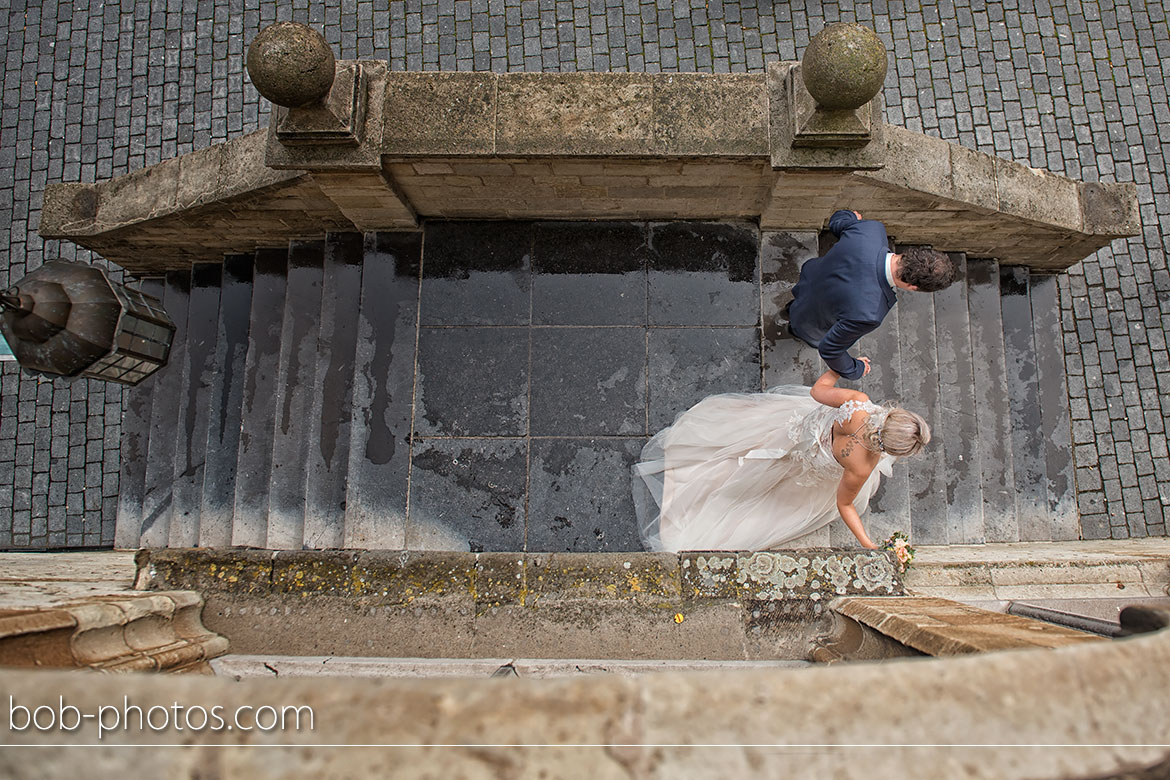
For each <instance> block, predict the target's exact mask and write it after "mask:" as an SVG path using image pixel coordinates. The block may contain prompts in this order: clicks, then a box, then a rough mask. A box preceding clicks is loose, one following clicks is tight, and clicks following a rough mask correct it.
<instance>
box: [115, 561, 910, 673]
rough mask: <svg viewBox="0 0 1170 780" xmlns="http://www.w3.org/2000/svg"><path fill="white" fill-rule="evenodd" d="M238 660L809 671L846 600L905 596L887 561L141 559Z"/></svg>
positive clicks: (151, 582)
mask: <svg viewBox="0 0 1170 780" xmlns="http://www.w3.org/2000/svg"><path fill="white" fill-rule="evenodd" d="M138 564H139V567H140V568H139V577H138V584H139V587H141V588H149V589H164V590H170V589H175V588H183V589H191V590H196V591H198V592H199V593H201V594H202V595H203V597H204V599H205V600H206V607H205V609H204V612H203V620H204V622H205V624H206V625H207V626H208V627H209V628H210V629H212V630H214V631H217V632H219V633H222V634H224V635H225V636H228V637H229V638H230V639H231V641H232V646H233V647H234V648H235V649H236V651H237V652H242V653H278V654H305V655H323V654H337V655H363V656H390V657H414V656H427V657H430V656H440V657H474V656H484V655H486V656H491V657H497V656H501V655H524V656H530V657H531V656H544V657H554V658H564V657H568V658H607V657H619V658H622V657H629V658H669V657H675V658H731V659H775V658H804V657H805V655H806V654H807V651H808V648H809V646H810V642H811V639H812V638H813V636H814V635H815V634H816V633H817V632H818V630H820V629H819V623H820V622H821V621H822V620H823V619H824V618H825V617H826V615H827V611H826V608H825V604H827V603H828V601H829V600H831V599H832V598H834V597H835V596H837V595H841V594H864V595H875V594H882V595H894V594H898V593H901V592H902V586H901V581H900V579H899V577H898V576H897V575H896V573H895V570H894V566H893V564H892V561H891V560H890V557H889V554H888V553H874V552H866V551H856V550H851V551H842V550H799V551H790V552H769V553H734V552H732V553H719V552H715V553H684V554H682V555H676V554H669V553H599V554H588V553H580V554H574V553H553V554H541V553H528V554H525V553H478V554H477V553H456V552H405V551H403V552H397V551H370V552H364V551H352V550H338V551H281V552H268V551H243V550H230V549H228V550H208V549H167V550H144V551H141V552H140V553H139V554H138Z"/></svg>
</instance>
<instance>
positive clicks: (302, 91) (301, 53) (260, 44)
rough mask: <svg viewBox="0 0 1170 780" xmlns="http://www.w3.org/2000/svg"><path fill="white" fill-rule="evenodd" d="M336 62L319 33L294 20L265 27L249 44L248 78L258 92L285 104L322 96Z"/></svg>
mask: <svg viewBox="0 0 1170 780" xmlns="http://www.w3.org/2000/svg"><path fill="white" fill-rule="evenodd" d="M336 64H337V62H336V59H335V58H334V56H333V50H332V49H330V48H329V44H328V43H326V42H325V39H324V38H323V37H321V33H319V32H317V31H316V30H314V29H313V28H312V27H309V26H307V25H304V24H299V23H297V22H277V23H276V24H274V25H271V26H269V27H265V28H264V29H263V30H261V31H260V33H259V34H258V35H257V36H256V37H255V38H253V39H252V43H251V45H250V46H248V65H247V67H248V78H250V79H251V80H252V84H253V85H255V87H256V90H257V91H258V92H259V93H260V94H261V95H263V96H264V97H266V98H268V99H269V100H271V101H272V102H273V103H275V104H276V105H278V106H285V107H287V108H301V107H303V106H308V105H311V104H313V103H318V102H320V101H321V100H323V99H324V98H325V96H326V95H328V94H329V89H330V88H331V87H332V86H333V75H334V72H335V70H336Z"/></svg>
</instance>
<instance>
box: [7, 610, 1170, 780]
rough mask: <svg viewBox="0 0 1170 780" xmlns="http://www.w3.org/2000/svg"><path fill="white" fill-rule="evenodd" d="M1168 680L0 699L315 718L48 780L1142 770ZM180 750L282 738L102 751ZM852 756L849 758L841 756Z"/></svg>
mask: <svg viewBox="0 0 1170 780" xmlns="http://www.w3.org/2000/svg"><path fill="white" fill-rule="evenodd" d="M1167 686H1170V633H1168V632H1167V631H1161V632H1160V633H1156V634H1150V635H1147V636H1143V637H1138V638H1135V639H1130V640H1126V641H1119V642H1090V643H1086V644H1082V645H1079V646H1074V647H1066V648H1061V649H1057V650H1032V651H1018V652H1007V653H989V654H985V655H977V656H968V657H964V658H957V659H921V660H919V659H909V660H900V661H892V662H889V663H885V664H842V665H834V666H830V667H826V668H817V669H794V670H761V669H754V670H751V671H748V672H731V671H726V672H704V673H690V674H676V673H663V674H654V675H642V676H639V677H634V678H630V677H618V676H605V677H597V676H582V677H576V678H568V679H556V680H506V679H505V680H394V679H381V680H368V679H366V680H343V679H319V678H318V679H312V678H299V679H295V678H294V679H288V678H283V677H281V678H279V679H275V678H274V679H269V680H243V681H239V682H236V681H232V680H217V679H194V678H191V677H182V678H170V679H167V678H164V677H160V676H145V675H142V676H135V677H133V678H129V677H119V678H117V679H114V678H109V677H104V678H103V677H78V676H76V675H66V674H61V673H47V672H14V671H5V672H0V688H2V689H3V690H4V691H5V692H6V693H7V694H8V695H11V696H12V697H13V701H15V702H16V703H17V704H19V705H21V706H26V707H29V708H35V707H37V706H40V705H47V706H48V707H50V708H56V707H57V706H59V704H60V702H59V700H58V697H64V701H65V703H67V704H69V705H72V706H75V707H78V708H79V709H80V711H81V712H97V708H98V707H99V706H103V705H114V706H118V707H120V706H121V704H122V702H123V697H124V696H126V697H129V700H130V701H131V702H132V703H133V704H135V705H137V706H139V707H141V708H142V709H143V711H146V710H148V709H149V708H150V707H151V706H153V705H161V707H162V708H163V709H167V710H170V709H171V707H172V705H175V704H176V703H177V704H180V705H182V706H183V707H184V709H186V710H190V709H193V708H194V707H196V706H199V707H203V708H205V709H206V710H210V708H212V707H214V706H217V705H218V706H221V707H223V708H224V710H221V712H233V711H234V710H235V708H236V707H239V706H250V707H263V706H270V707H274V708H275V709H276V712H277V713H279V712H280V711H281V708H282V707H285V706H290V705H291V706H295V707H309V708H311V711H312V727H311V728H310V727H309V724H308V712H307V711H305V710H300V716H301V718H302V720H301V721H299V723H298V721H296V720H294V719H293V717H292V715H293V714H294V713H291V712H290V713H289V718H288V720H286V722H285V727H284V728H283V729H279V728H278V729H271V730H267V731H260V730H256V729H253V730H250V731H243V730H240V729H234V730H231V731H228V730H218V731H216V730H210V729H203V730H196V729H191V728H188V729H185V730H183V731H177V730H175V729H174V728H163V729H161V730H159V731H152V730H149V729H138V728H134V727H131V728H129V729H112V730H111V731H109V732H108V733H106V734H105V735H104V738H103V739H102V740H101V742H102V744H104V745H105V746H106V747H104V748H90V749H87V750H85V751H68V750H50V751H37V752H36V754H35V762H36V764H35V766H36V770H37V771H38V772H39V773H40V775H41V776H46V777H47V776H50V775H51V776H64V775H68V774H77V773H78V772H79V771H81V770H83V771H86V772H91V771H93V768H94V767H95V765H97V766H100V767H102V768H103V769H104V770H105V771H107V772H109V773H111V776H113V773H115V772H120V773H121V774H122V775H123V776H125V775H129V774H133V773H134V772H135V771H140V770H139V767H141V765H142V762H143V761H144V760H145V759H146V758H149V761H150V762H151V767H152V770H153V771H154V772H155V773H156V774H158V775H160V776H201V777H202V776H211V777H222V778H245V777H246V778H281V777H288V776H296V775H312V776H341V775H354V776H367V775H370V774H374V773H377V772H379V771H385V767H386V766H387V765H392V766H393V767H394V771H395V774H396V776H401V777H436V776H442V777H459V776H467V777H478V776H515V777H529V776H542V775H545V776H550V777H568V778H574V777H588V778H638V779H639V780H641V779H643V778H671V777H694V778H705V777H711V778H725V777H781V776H801V777H835V778H843V779H846V780H851V779H852V778H857V779H858V780H868V778H875V777H881V778H886V777H898V778H906V779H907V780H915V779H916V778H923V779H924V780H925V779H926V778H930V779H931V780H933V779H934V778H938V777H965V778H971V779H972V780H982V779H986V780H1023V778H1028V780H1041V779H1044V780H1048V779H1051V780H1057V779H1058V778H1059V779H1060V780H1069V779H1070V778H1086V779H1087V778H1103V777H1121V776H1126V777H1149V778H1154V777H1163V776H1164V772H1165V769H1166V767H1167V765H1168V764H1170V753H1168V751H1167V749H1166V747H1165V746H1162V747H1159V746H1158V745H1160V744H1162V743H1164V742H1165V728H1166V723H1167V720H1168V719H1170V702H1168V700H1167V697H1165V696H1161V695H1157V693H1156V692H1159V691H1163V690H1165V689H1166V688H1167ZM1054 702H1059V706H1053V703H1054ZM194 715H195V717H196V720H195V721H194V722H195V723H198V722H199V720H198V715H199V713H198V711H197V710H195V711H194ZM156 720H157V719H156ZM268 721H271V717H266V721H265V722H266V723H267V722H268ZM14 736H15V737H16V738H17V739H19V740H20V741H21V742H27V743H32V744H40V745H63V744H97V743H98V735H97V726H96V722H95V721H93V720H88V721H85V724H84V725H83V726H82V727H81V728H80V729H79V730H77V731H73V732H65V731H48V732H34V731H33V730H31V729H30V730H29V731H26V732H23V733H20V734H17V735H14ZM14 741H15V740H14ZM180 742H181V743H183V744H184V745H201V744H218V745H285V746H288V747H286V748H284V749H281V750H246V751H209V750H202V751H201V750H191V749H190V748H189V747H182V748H180V747H173V748H159V749H157V750H154V751H151V752H149V753H143V752H142V750H141V749H139V750H133V751H130V750H125V749H119V747H118V746H121V745H126V744H136V745H148V744H153V745H175V744H177V743H180ZM310 745H312V747H310ZM321 745H367V746H370V745H387V746H391V745H398V746H411V747H405V748H399V749H397V750H395V749H392V748H385V749H382V750H376V751H375V750H366V751H362V750H354V749H352V748H329V747H324V748H323V747H321ZM536 745H554V746H559V747H558V748H555V749H554V748H548V747H546V748H537V747H532V746H536ZM852 745H856V746H859V747H842V746H852ZM987 745H994V746H999V747H995V748H988V747H981V746H987ZM423 746H435V747H423ZM490 746H497V747H490ZM715 746H721V747H715ZM761 746H766V747H761ZM898 746H916V747H898ZM1037 746H1040V747H1037ZM1043 746H1047V747H1043ZM1094 746H1097V747H1094ZM1100 746H1109V747H1100ZM29 755H30V753H29V752H28V751H18V750H8V751H4V752H0V773H4V774H6V775H11V776H26V774H27V770H28V767H29V766H30V762H32V761H33V759H30V758H29ZM1151 767H1157V769H1150V768H1151Z"/></svg>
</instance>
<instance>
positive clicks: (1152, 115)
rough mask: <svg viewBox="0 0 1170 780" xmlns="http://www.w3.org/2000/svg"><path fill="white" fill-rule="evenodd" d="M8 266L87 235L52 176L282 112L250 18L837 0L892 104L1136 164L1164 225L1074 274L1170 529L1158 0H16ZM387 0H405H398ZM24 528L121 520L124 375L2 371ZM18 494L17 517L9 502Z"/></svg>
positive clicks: (370, 53)
mask: <svg viewBox="0 0 1170 780" xmlns="http://www.w3.org/2000/svg"><path fill="white" fill-rule="evenodd" d="M3 6H4V10H3V13H4V14H5V16H6V22H7V30H6V32H7V36H6V38H7V49H6V51H5V60H4V70H3V74H4V75H3V79H4V98H3V114H2V116H0V215H2V216H0V246H7V247H8V262H7V268H6V269H0V282H4V281H6V280H7V279H9V278H10V279H12V280H15V279H17V278H19V277H20V276H22V275H23V274H24V273H25V272H26V271H27V270H29V269H31V268H35V267H36V266H38V265H40V264H41V263H42V262H43V261H44V260H46V259H53V258H57V257H65V258H72V257H86V258H88V253H85V252H83V251H80V250H77V249H76V248H75V247H73V246H72V245H71V244H68V243H58V242H53V241H47V242H46V241H41V239H40V238H39V237H37V235H36V226H37V223H38V218H39V209H40V205H41V194H42V191H43V189H44V186H45V183H46V182H55V181H92V180H95V179H104V178H107V177H109V176H113V175H117V174H120V173H124V172H126V171H129V170H134V169H137V168H141V167H143V166H145V165H149V164H152V163H156V162H158V161H159V160H162V159H165V158H169V157H172V156H174V155H177V154H182V153H184V152H188V151H191V150H192V149H198V148H202V147H206V146H208V145H210V144H212V143H214V142H217V141H221V140H224V139H226V138H229V137H233V136H236V135H238V134H240V133H242V132H245V131H248V130H251V129H253V128H256V127H258V126H260V125H262V124H264V123H266V121H267V117H266V113H267V111H266V108H265V106H263V105H262V104H261V101H260V100H259V98H258V96H257V94H256V92H255V90H254V89H253V88H252V87H251V85H250V84H249V83H248V82H247V79H246V78H245V76H244V74H243V70H244V68H243V60H244V51H245V44H246V42H248V41H250V40H251V38H252V37H253V36H254V35H255V34H256V32H257V31H258V30H259V29H260V28H261V27H263V26H264V25H266V24H268V23H270V22H273V21H276V20H278V19H289V18H291V19H294V20H297V21H303V22H308V23H310V24H313V25H314V26H316V27H318V29H322V30H323V32H324V33H325V36H326V38H327V39H328V40H329V41H330V42H331V43H332V44H333V45H334V48H335V51H336V52H337V54H338V55H339V56H340V57H342V58H355V57H362V58H369V57H373V58H383V59H387V60H389V62H390V66H391V67H392V68H393V69H396V70H404V69H411V70H489V69H490V70H497V71H504V70H551V71H557V70H564V71H578V70H580V71H605V70H613V71H652V72H653V71H702V72H727V71H749V70H754V71H758V70H761V69H763V68H764V67H765V65H766V63H767V62H770V61H773V60H779V59H795V58H796V56H797V55H798V53H800V52H803V50H804V47H805V45H806V44H807V42H808V39H809V36H810V34H815V33H816V32H817V31H818V30H820V29H821V27H822V26H823V25H825V24H827V23H831V22H836V21H857V22H861V23H863V24H867V25H872V26H873V27H874V28H875V29H876V30H877V32H878V35H879V36H880V37H881V38H882V39H883V40H884V41H885V42H886V45H887V46H888V47H889V48H890V50H891V70H890V75H889V77H888V78H887V81H886V90H885V98H886V106H887V116H886V118H887V121H889V122H891V123H895V124H901V125H904V126H906V127H908V128H911V129H915V130H922V131H924V132H926V133H927V134H930V135H935V136H938V137H941V138H944V139H947V140H950V141H957V142H959V143H961V144H964V145H966V146H969V147H972V148H975V149H979V150H981V151H985V152H990V153H994V154H998V155H1001V156H1004V157H1008V158H1011V159H1015V160H1019V161H1021V162H1027V163H1029V164H1031V165H1033V166H1036V167H1040V168H1047V169H1048V170H1052V171H1056V172H1059V173H1064V174H1066V175H1068V176H1071V177H1073V178H1077V179H1084V180H1090V181H1092V180H1103V181H1113V180H1116V181H1135V182H1137V184H1138V193H1139V199H1140V204H1141V216H1142V222H1143V224H1144V225H1145V228H1144V232H1143V234H1142V235H1141V236H1140V237H1137V238H1134V239H1131V240H1129V241H1118V242H1116V243H1115V244H1114V245H1113V247H1112V248H1111V249H1107V250H1102V251H1101V252H1099V253H1097V255H1095V256H1094V257H1092V258H1089V259H1088V260H1086V261H1085V262H1084V263H1082V264H1080V265H1078V266H1076V267H1075V268H1073V269H1072V270H1071V271H1070V272H1069V273H1068V274H1066V275H1063V276H1062V277H1061V280H1060V293H1061V315H1062V318H1063V324H1064V330H1065V346H1066V364H1067V369H1068V387H1069V394H1070V403H1071V409H1072V421H1073V437H1074V441H1075V444H1076V457H1077V464H1078V468H1077V480H1078V489H1079V491H1080V492H1079V500H1080V511H1081V514H1082V524H1083V525H1084V527H1085V528H1086V532H1087V534H1088V535H1092V536H1101V537H1107V536H1110V535H1111V536H1112V537H1114V538H1119V537H1127V536H1145V535H1156V536H1163V535H1166V522H1165V517H1166V514H1167V513H1168V512H1170V458H1168V457H1167V454H1168V453H1167V439H1166V423H1165V419H1166V416H1167V414H1168V413H1170V372H1168V370H1167V369H1168V368H1170V352H1168V351H1167V344H1166V330H1167V327H1168V322H1167V313H1168V312H1170V274H1168V273H1167V264H1166V257H1165V251H1166V245H1167V235H1166V233H1167V218H1168V217H1170V194H1168V190H1167V176H1166V161H1167V157H1168V156H1170V140H1164V139H1163V138H1161V137H1159V132H1158V128H1159V126H1160V125H1166V124H1167V123H1170V105H1168V103H1167V92H1166V89H1167V87H1166V81H1167V68H1168V67H1170V66H1167V65H1166V64H1165V63H1168V62H1170V33H1168V31H1167V25H1166V11H1165V9H1164V8H1163V7H1162V6H1160V5H1158V4H1156V3H1145V2H1139V1H1138V0H1133V1H1132V2H1130V3H1128V4H1125V3H1123V4H1118V5H1113V4H1111V3H1106V2H1100V3H1098V2H1091V1H1089V0H1086V1H1085V2H1069V3H1067V4H1065V3H1057V4H1049V3H1045V2H1030V1H1029V0H1008V1H1007V2H1005V3H985V2H980V1H979V0H972V1H971V2H959V3H952V2H943V3H939V4H937V5H935V4H929V5H928V6H927V7H924V8H921V9H919V8H918V4H917V3H905V2H902V1H901V0H888V1H887V2H880V1H879V2H874V3H859V4H856V5H855V4H853V3H849V2H824V3H821V2H815V1H814V0H807V1H806V2H803V3H801V2H794V3H791V4H789V3H783V2H782V3H776V4H772V3H764V2H759V3H755V2H740V3H724V2H720V0H709V1H708V2H697V1H696V0H691V1H690V2H688V1H687V0H676V2H668V1H667V0H656V1H655V2H644V3H638V2H634V1H633V0H521V1H520V2H517V1H516V0H437V1H435V2H430V1H428V0H407V1H406V2H401V1H400V0H390V1H389V2H388V3H387V2H385V1H379V2H364V1H361V2H354V1H353V0H349V1H345V2H341V3H336V2H333V3H318V2H314V3H306V2H304V1H303V0H296V1H294V2H292V3H277V2H273V1H271V0H265V1H264V2H256V1H255V0H248V2H240V0H230V1H227V2H223V1H221V2H213V1H212V0H198V2H195V1H194V0H170V1H169V2H163V1H162V0H155V1H154V2H148V1H147V0H138V2H136V3H134V2H123V3H121V4H120V5H119V4H118V3H100V2H86V0H79V1H78V2H72V3H67V2H61V3H55V2H52V0H46V2H44V3H41V2H19V1H13V2H4V3H3ZM278 6H279V7H278ZM387 6H388V10H387ZM0 415H2V416H0V547H14V548H24V547H30V546H31V547H43V546H46V545H48V546H54V547H60V546H70V547H73V546H95V545H102V544H106V545H108V544H110V543H111V541H112V538H113V522H114V503H115V501H116V499H115V496H116V494H117V490H118V484H117V483H118V473H117V472H118V439H119V434H120V430H119V428H120V417H121V392H120V390H119V389H118V388H116V387H114V386H112V385H111V386H103V385H101V384H97V383H89V382H87V381H83V382H78V383H74V384H72V385H69V384H65V383H63V382H53V383H49V382H38V381H37V380H36V379H34V378H29V377H25V376H22V375H20V374H19V373H18V372H17V370H16V368H15V365H14V364H12V363H4V364H3V369H2V372H0ZM9 510H11V515H12V525H11V529H9V528H8V524H7V521H6V519H4V518H6V516H7V515H8V513H9Z"/></svg>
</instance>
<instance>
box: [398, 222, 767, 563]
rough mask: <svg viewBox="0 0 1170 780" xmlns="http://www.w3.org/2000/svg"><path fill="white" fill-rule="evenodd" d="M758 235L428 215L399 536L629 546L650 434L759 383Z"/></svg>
mask: <svg viewBox="0 0 1170 780" xmlns="http://www.w3.org/2000/svg"><path fill="white" fill-rule="evenodd" d="M758 242H759V237H758V231H757V230H756V228H755V227H754V226H751V225H741V224H734V223H673V224H668V223H644V222H614V223H609V224H598V223H570V222H564V223H555V222H541V223H486V224H485V223H435V224H434V225H432V226H429V227H428V228H427V231H426V238H425V249H424V257H425V261H424V263H423V269H424V271H423V278H422V282H421V292H420V301H421V304H420V313H419V322H420V328H419V340H418V372H417V382H416V387H415V394H414V397H415V402H414V439H413V453H412V456H413V457H412V470H411V482H410V510H409V517H410V520H409V522H408V525H407V528H408V531H407V540H406V543H407V547H409V548H412V549H415V548H430V549H435V548H442V547H446V548H448V549H467V548H468V546H470V549H471V550H472V551H474V552H478V551H484V550H528V551H530V552H553V551H566V552H586V551H588V552H604V551H620V550H637V549H639V548H640V547H641V542H640V541H639V540H638V536H637V529H636V527H635V524H634V523H633V521H632V518H633V516H634V508H633V499H632V496H631V493H630V477H629V468H630V466H631V465H632V464H633V462H634V461H635V460H636V459H637V457H638V454H639V453H640V452H641V449H642V445H643V444H644V443H645V441H646V438H647V436H648V435H650V434H653V433H654V432H655V431H657V430H658V429H659V428H661V427H662V426H664V425H668V424H669V423H670V422H671V421H673V419H674V417H675V415H676V414H677V413H678V412H679V411H681V410H683V409H686V408H687V407H688V406H690V405H691V404H692V403H693V402H694V401H697V400H698V399H699V398H701V397H703V396H705V395H707V394H708V393H712V392H726V391H733V390H734V391H740V390H745V389H746V390H751V389H756V390H761V389H763V387H762V383H763V377H762V370H761V361H760V351H761V342H760V329H759V322H760V305H761V303H760V293H759V272H758V269H757V264H758V263H757V254H758ZM472 249H474V251H471V250H472ZM432 258H437V259H438V262H437V263H433V262H432ZM599 259H600V264H599ZM483 290H486V293H485V294H483V295H482V297H481V296H480V294H479V293H480V291H483Z"/></svg>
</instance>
